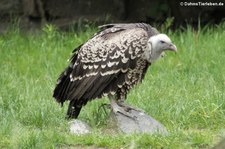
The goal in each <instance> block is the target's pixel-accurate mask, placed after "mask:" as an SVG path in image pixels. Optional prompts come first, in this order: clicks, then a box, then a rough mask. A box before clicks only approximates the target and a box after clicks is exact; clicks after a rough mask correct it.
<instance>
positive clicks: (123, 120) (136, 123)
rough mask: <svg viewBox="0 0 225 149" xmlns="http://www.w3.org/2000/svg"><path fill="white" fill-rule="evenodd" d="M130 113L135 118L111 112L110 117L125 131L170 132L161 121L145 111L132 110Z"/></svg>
mask: <svg viewBox="0 0 225 149" xmlns="http://www.w3.org/2000/svg"><path fill="white" fill-rule="evenodd" d="M129 115H131V116H132V117H134V118H130V117H128V116H125V115H123V114H121V113H113V112H111V116H110V117H111V118H110V119H111V120H113V121H114V125H116V127H117V128H118V129H119V130H120V131H122V132H124V133H150V134H153V133H160V134H168V132H167V130H166V128H165V127H164V126H163V125H162V124H161V123H160V122H158V121H157V120H155V119H153V118H152V117H151V116H149V115H147V114H146V113H145V112H144V111H137V110H130V111H129Z"/></svg>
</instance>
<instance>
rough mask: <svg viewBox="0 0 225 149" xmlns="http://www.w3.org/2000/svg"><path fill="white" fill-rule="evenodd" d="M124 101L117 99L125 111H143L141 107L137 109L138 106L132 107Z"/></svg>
mask: <svg viewBox="0 0 225 149" xmlns="http://www.w3.org/2000/svg"><path fill="white" fill-rule="evenodd" d="M124 101H125V100H124V99H120V100H119V101H118V105H119V106H120V107H123V108H124V110H126V111H130V110H135V111H137V112H144V110H142V109H139V108H136V107H133V106H131V105H127V104H125V102H124Z"/></svg>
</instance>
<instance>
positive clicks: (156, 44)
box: [148, 34, 177, 62]
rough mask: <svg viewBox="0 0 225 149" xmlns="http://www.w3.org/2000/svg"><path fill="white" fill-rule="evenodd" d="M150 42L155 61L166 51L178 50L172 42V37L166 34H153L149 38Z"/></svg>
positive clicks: (151, 59) (152, 57)
mask: <svg viewBox="0 0 225 149" xmlns="http://www.w3.org/2000/svg"><path fill="white" fill-rule="evenodd" d="M148 44H149V46H150V47H151V56H150V57H151V58H150V61H151V62H153V61H155V60H157V59H158V58H160V57H162V56H163V55H164V51H166V50H168V51H174V52H176V51H177V47H176V46H175V45H174V44H173V43H172V41H171V40H170V38H169V37H168V36H167V35H165V34H157V35H155V36H152V37H150V38H149V40H148Z"/></svg>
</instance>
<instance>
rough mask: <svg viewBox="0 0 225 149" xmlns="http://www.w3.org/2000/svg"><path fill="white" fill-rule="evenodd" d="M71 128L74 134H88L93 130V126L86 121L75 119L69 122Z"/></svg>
mask: <svg viewBox="0 0 225 149" xmlns="http://www.w3.org/2000/svg"><path fill="white" fill-rule="evenodd" d="M69 129H70V132H71V133H74V134H79V135H80V134H86V133H90V132H91V127H90V126H89V125H88V124H87V123H86V122H84V121H81V120H78V119H75V120H73V121H70V122H69Z"/></svg>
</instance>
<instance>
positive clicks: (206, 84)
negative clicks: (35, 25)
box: [0, 23, 225, 149]
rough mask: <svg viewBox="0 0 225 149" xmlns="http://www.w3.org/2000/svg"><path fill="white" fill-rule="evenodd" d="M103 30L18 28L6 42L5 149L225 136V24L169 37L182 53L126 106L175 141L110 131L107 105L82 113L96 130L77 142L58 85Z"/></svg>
mask: <svg viewBox="0 0 225 149" xmlns="http://www.w3.org/2000/svg"><path fill="white" fill-rule="evenodd" d="M95 31H96V29H95V28H94V29H88V28H87V29H85V31H83V32H78V33H76V32H67V33H65V32H62V31H57V30H56V29H55V28H54V27H52V26H47V27H45V28H44V29H43V32H41V33H40V32H39V33H21V32H20V31H19V30H17V29H11V30H9V31H8V32H7V33H5V34H4V35H0V71H1V72H0V84H1V85H0V148H57V147H62V148H67V147H68V148H69V147H71V148H73V147H74V148H76V147H87V146H90V147H109V148H171V149H174V148H210V147H212V146H214V145H215V144H216V143H217V142H219V141H220V140H221V139H222V137H224V136H225V130H224V129H225V42H224V41H225V23H223V24H220V25H219V26H216V27H206V28H203V29H199V30H197V31H195V30H193V29H192V28H191V27H188V28H187V29H185V30H183V31H181V29H178V30H177V31H175V32H172V31H167V34H168V35H169V36H170V37H171V39H172V40H173V42H174V43H175V44H176V45H177V47H178V53H177V54H174V53H172V52H171V53H167V55H166V57H165V58H163V59H161V60H160V61H158V62H156V63H155V64H154V65H152V66H151V67H150V69H149V70H148V73H147V75H146V77H145V80H144V81H143V82H142V84H140V85H138V86H137V87H135V88H134V89H133V90H132V91H131V92H130V94H129V95H128V100H127V102H128V103H130V104H132V105H135V106H136V107H139V108H142V109H144V110H145V111H146V112H147V113H148V114H149V115H151V116H152V117H154V118H155V119H157V120H159V121H160V122H162V123H163V124H164V125H165V126H166V128H167V129H168V131H169V135H167V136H162V135H156V134H155V135H149V134H131V135H125V134H116V133H113V134H112V133H109V132H108V133H107V131H106V132H104V128H105V121H106V119H107V117H106V116H105V115H103V114H101V113H98V106H99V105H100V104H101V103H107V102H108V100H107V99H106V98H104V99H102V100H95V101H93V102H90V103H89V104H87V106H86V107H85V108H83V110H82V112H81V114H80V116H79V118H80V119H83V120H85V121H87V122H88V123H90V125H91V126H92V127H93V128H94V131H93V133H91V134H87V135H81V136H77V135H73V134H70V133H69V131H68V122H67V120H65V119H64V117H65V113H66V110H67V105H68V104H67V103H66V104H65V106H64V107H63V108H61V107H60V105H59V104H58V103H56V102H55V101H54V99H53V98H52V91H53V89H54V86H55V83H56V79H57V77H58V75H59V74H60V73H61V71H62V70H63V69H64V67H65V66H67V64H68V62H67V61H66V60H67V59H68V58H69V57H70V54H71V51H72V50H73V48H75V47H76V46H78V45H79V44H81V43H82V42H84V41H85V40H86V39H88V38H89V37H90V36H91V35H92V34H93V33H94V32H95Z"/></svg>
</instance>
